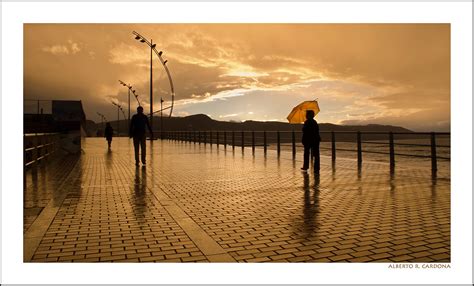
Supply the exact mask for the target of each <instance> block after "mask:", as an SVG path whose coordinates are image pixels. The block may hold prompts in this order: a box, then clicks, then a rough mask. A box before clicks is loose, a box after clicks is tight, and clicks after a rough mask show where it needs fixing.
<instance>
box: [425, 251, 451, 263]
mask: <svg viewBox="0 0 474 286" xmlns="http://www.w3.org/2000/svg"><path fill="white" fill-rule="evenodd" d="M430 257H431V258H433V259H434V260H436V261H444V262H446V261H449V260H450V257H451V256H450V255H449V254H447V253H440V254H436V255H431V256H430Z"/></svg>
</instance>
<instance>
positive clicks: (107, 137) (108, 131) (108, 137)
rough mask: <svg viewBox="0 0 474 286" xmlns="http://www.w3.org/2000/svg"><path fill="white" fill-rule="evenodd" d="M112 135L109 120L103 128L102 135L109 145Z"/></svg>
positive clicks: (112, 130)
mask: <svg viewBox="0 0 474 286" xmlns="http://www.w3.org/2000/svg"><path fill="white" fill-rule="evenodd" d="M113 135H114V129H112V126H111V125H110V123H109V122H107V124H106V125H105V130H104V137H105V140H107V144H108V145H109V149H110V146H111V145H112V136H113Z"/></svg>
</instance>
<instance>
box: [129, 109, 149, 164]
mask: <svg viewBox="0 0 474 286" xmlns="http://www.w3.org/2000/svg"><path fill="white" fill-rule="evenodd" d="M147 128H148V130H149V131H150V137H151V138H153V131H152V130H151V127H150V122H149V121H148V117H147V116H146V115H145V114H143V107H141V106H139V107H137V114H135V115H133V116H132V120H131V122H130V134H129V136H130V138H133V147H134V149H135V165H136V166H138V163H139V162H140V160H139V157H138V154H139V148H141V149H142V164H143V165H145V164H146V129H147Z"/></svg>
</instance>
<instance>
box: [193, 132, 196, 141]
mask: <svg viewBox="0 0 474 286" xmlns="http://www.w3.org/2000/svg"><path fill="white" fill-rule="evenodd" d="M193 142H194V144H196V130H193Z"/></svg>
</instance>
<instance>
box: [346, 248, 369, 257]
mask: <svg viewBox="0 0 474 286" xmlns="http://www.w3.org/2000/svg"><path fill="white" fill-rule="evenodd" d="M349 254H350V255H351V256H353V257H356V258H357V257H364V256H370V255H374V253H373V252H371V251H368V250H365V251H358V252H350V253H349Z"/></svg>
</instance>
